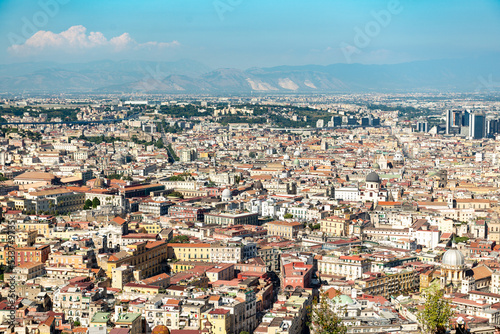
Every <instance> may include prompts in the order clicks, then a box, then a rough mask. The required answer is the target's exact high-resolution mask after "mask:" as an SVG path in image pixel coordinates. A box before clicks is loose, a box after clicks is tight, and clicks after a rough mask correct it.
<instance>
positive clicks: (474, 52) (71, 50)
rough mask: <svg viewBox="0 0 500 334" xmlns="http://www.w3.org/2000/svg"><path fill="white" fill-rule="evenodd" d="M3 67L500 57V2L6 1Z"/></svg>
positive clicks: (2, 0)
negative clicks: (121, 61) (114, 62)
mask: <svg viewBox="0 0 500 334" xmlns="http://www.w3.org/2000/svg"><path fill="white" fill-rule="evenodd" d="M0 31H2V32H3V34H2V38H1V40H0V49H1V50H2V52H0V63H12V62H25V61H45V60H55V61H64V62H81V61H88V60H100V59H145V60H165V61H172V60H178V59H192V60H197V61H200V62H202V63H205V64H207V65H209V66H211V67H214V68H215V67H237V68H248V67H253V66H275V65H302V64H332V63H346V62H356V63H358V62H359V63H370V64H371V63H375V64H384V63H398V62H405V61H412V60H424V59H442V58H457V57H476V56H482V55H495V54H500V1H499V0H474V1H471V0H450V1H445V0H437V1H436V0H400V1H392V0H390V1H378V0H366V1H363V0H342V1H338V0H301V1H296V0H161V1H159V0H158V1H157V0H85V1H83V0H0Z"/></svg>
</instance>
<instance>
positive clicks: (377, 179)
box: [366, 172, 380, 183]
mask: <svg viewBox="0 0 500 334" xmlns="http://www.w3.org/2000/svg"><path fill="white" fill-rule="evenodd" d="M366 182H376V183H379V182H380V177H379V176H378V174H377V173H375V172H371V173H370V174H368V175H367V176H366Z"/></svg>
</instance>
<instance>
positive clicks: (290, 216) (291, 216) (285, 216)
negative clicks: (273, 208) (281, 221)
mask: <svg viewBox="0 0 500 334" xmlns="http://www.w3.org/2000/svg"><path fill="white" fill-rule="evenodd" d="M283 218H285V219H291V218H293V215H292V214H291V213H285V215H284V216H283Z"/></svg>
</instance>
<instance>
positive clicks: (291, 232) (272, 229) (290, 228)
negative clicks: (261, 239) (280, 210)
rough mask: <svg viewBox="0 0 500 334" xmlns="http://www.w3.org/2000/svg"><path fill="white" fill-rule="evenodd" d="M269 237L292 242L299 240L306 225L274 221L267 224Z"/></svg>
mask: <svg viewBox="0 0 500 334" xmlns="http://www.w3.org/2000/svg"><path fill="white" fill-rule="evenodd" d="M266 227H267V235H277V236H280V237H284V238H287V239H290V240H293V239H295V238H297V235H298V233H299V231H301V230H302V229H303V228H304V224H302V223H299V222H287V221H273V222H269V223H267V224H266Z"/></svg>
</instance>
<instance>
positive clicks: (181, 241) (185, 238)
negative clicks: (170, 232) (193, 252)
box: [170, 235, 189, 244]
mask: <svg viewBox="0 0 500 334" xmlns="http://www.w3.org/2000/svg"><path fill="white" fill-rule="evenodd" d="M170 242H171V243H175V244H177V243H179V244H185V243H187V242H189V237H188V236H187V235H176V236H175V237H173V238H172V240H170Z"/></svg>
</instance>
